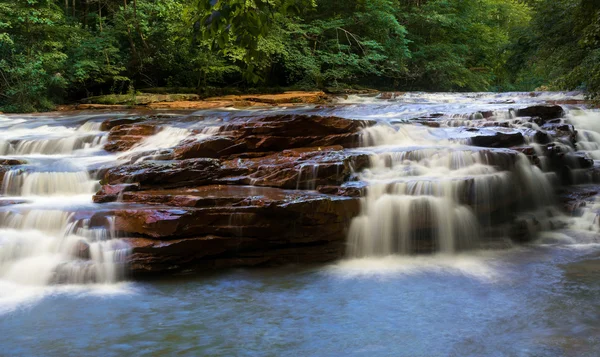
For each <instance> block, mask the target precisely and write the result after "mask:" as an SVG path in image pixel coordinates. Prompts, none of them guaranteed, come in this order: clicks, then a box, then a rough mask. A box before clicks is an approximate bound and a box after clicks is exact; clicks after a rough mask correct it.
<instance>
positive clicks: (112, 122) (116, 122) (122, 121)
mask: <svg viewBox="0 0 600 357" xmlns="http://www.w3.org/2000/svg"><path fill="white" fill-rule="evenodd" d="M146 120H148V118H146V117H134V118H122V117H117V118H111V119H106V120H105V121H103V122H102V124H101V125H100V130H102V131H110V130H111V129H112V128H114V127H116V126H121V125H127V124H137V123H141V122H144V121H146Z"/></svg>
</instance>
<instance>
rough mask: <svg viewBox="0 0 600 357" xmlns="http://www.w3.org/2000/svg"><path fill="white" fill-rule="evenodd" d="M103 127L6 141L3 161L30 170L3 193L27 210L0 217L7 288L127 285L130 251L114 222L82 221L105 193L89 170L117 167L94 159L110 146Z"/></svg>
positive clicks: (17, 173) (12, 174)
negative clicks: (96, 166)
mask: <svg viewBox="0 0 600 357" xmlns="http://www.w3.org/2000/svg"><path fill="white" fill-rule="evenodd" d="M100 124H101V123H100V122H95V121H86V122H84V123H83V124H73V125H72V126H60V125H59V126H47V125H41V126H38V127H30V126H27V127H21V126H19V125H17V126H16V128H14V130H13V129H9V130H7V131H4V132H2V133H1V134H0V155H6V156H9V157H10V158H14V159H18V160H20V161H23V162H24V164H23V165H19V166H15V167H14V168H13V169H10V170H8V171H6V172H5V173H4V177H3V180H2V190H1V192H2V194H3V195H4V196H11V199H19V200H21V199H22V200H24V202H25V203H24V204H21V205H18V206H14V207H10V206H8V207H7V208H4V209H2V210H1V211H0V280H1V281H4V282H11V283H14V284H18V285H35V286H40V285H48V284H86V283H102V284H107V283H114V282H116V281H118V280H121V279H123V278H124V277H125V276H124V275H125V271H124V261H125V258H126V256H127V255H128V254H129V248H128V247H127V246H126V245H125V243H123V242H122V241H120V240H119V239H118V238H117V234H116V232H115V230H114V224H113V221H112V218H111V217H110V216H102V215H100V216H99V215H98V214H96V215H94V216H93V219H91V217H88V218H81V217H80V216H82V214H81V213H78V207H79V206H80V205H82V204H84V205H91V196H92V195H93V194H94V193H95V192H96V191H97V189H98V188H99V184H98V182H97V181H95V180H93V179H92V178H91V177H90V174H89V172H88V165H94V164H96V163H98V162H100V163H101V162H103V160H110V159H111V158H110V157H106V158H102V159H98V158H97V157H95V156H94V155H95V153H97V152H99V151H101V150H102V145H103V144H104V142H105V139H106V133H101V132H100V131H99V130H100ZM90 150H91V151H90ZM90 155H91V156H90ZM57 207H63V208H57ZM92 210H93V209H92Z"/></svg>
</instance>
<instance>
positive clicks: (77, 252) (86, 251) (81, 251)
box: [72, 240, 91, 260]
mask: <svg viewBox="0 0 600 357" xmlns="http://www.w3.org/2000/svg"><path fill="white" fill-rule="evenodd" d="M72 254H73V256H74V257H76V258H78V259H82V260H89V259H90V258H91V253H90V245H89V243H88V242H86V241H84V240H79V241H78V242H77V243H76V244H75V245H74V246H73V253H72Z"/></svg>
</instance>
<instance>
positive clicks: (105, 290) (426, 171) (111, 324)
mask: <svg viewBox="0 0 600 357" xmlns="http://www.w3.org/2000/svg"><path fill="white" fill-rule="evenodd" d="M582 100H583V96H582V95H581V94H580V93H532V94H530V93H501V94H494V93H465V94H453V93H405V94H393V95H390V94H384V95H382V96H380V97H368V96H349V97H347V98H345V99H339V100H338V102H337V103H335V104H334V105H331V106H324V107H314V106H306V107H294V108H271V109H264V108H263V109H251V110H237V109H220V110H207V111H202V112H196V113H192V112H189V113H184V114H181V113H179V114H168V113H159V114H161V115H160V116H159V117H158V119H157V120H158V121H159V122H160V126H159V127H160V130H159V131H158V132H156V133H155V134H154V135H150V136H148V137H146V138H144V139H143V140H142V141H140V142H139V143H138V144H136V145H135V146H133V147H132V148H130V149H128V150H127V151H125V152H123V153H110V152H107V151H105V150H104V145H105V144H106V142H107V132H106V131H102V130H101V129H102V127H101V125H102V123H103V122H104V121H105V120H106V119H107V118H115V117H123V118H130V117H135V116H136V115H138V114H137V113H134V112H127V111H124V112H121V113H100V114H98V113H65V114H48V115H1V114H0V161H2V162H5V163H9V162H10V164H7V165H3V166H2V167H4V168H5V171H4V172H3V173H0V178H2V180H1V185H0V192H1V194H2V196H1V197H0V318H1V319H2V322H0V333H2V335H3V338H4V341H5V342H4V343H3V351H2V354H3V355H7V356H13V355H14V356H20V355H56V356H61V355H90V356H118V355H123V354H133V355H171V354H175V353H179V354H180V355H190V356H195V355H223V356H227V355H278V356H285V355H289V356H297V355H322V356H337V355H393V356H415V355H427V356H446V355H457V356H481V355H498V356H503V355H519V356H521V355H522V356H529V355H536V356H559V355H560V356H595V355H596V354H595V353H594V351H596V352H597V351H598V350H599V349H600V340H599V339H598V336H599V335H600V330H599V329H598V326H600V306H599V305H598V302H597V295H598V293H600V283H599V280H598V279H596V277H597V273H598V272H600V264H599V263H598V262H599V261H600V225H599V220H598V212H600V200H599V199H597V198H596V197H595V196H591V197H588V198H587V199H585V204H581V205H580V206H579V207H578V208H577V210H576V214H574V215H573V216H569V215H567V214H565V213H564V212H563V210H561V207H560V202H559V201H560V199H559V197H558V195H557V193H558V192H559V191H560V188H561V187H562V186H563V185H565V184H566V183H568V184H570V185H576V186H575V187H577V188H581V189H582V190H588V189H592V188H595V187H597V186H598V184H600V174H597V173H596V171H595V169H596V166H597V165H598V164H600V161H594V164H593V167H592V168H586V167H578V166H577V163H578V162H579V161H577V157H578V156H577V155H583V157H585V158H587V159H591V160H600V112H598V111H596V110H593V109H589V108H586V107H585V105H584V104H577V103H580V102H581V101H582ZM548 102H559V103H561V102H562V103H565V102H566V103H576V104H564V105H563V108H564V109H565V112H566V114H565V115H564V118H562V119H560V120H558V121H556V122H552V123H538V122H535V121H534V120H530V121H527V120H524V119H523V117H522V116H517V110H518V109H519V108H524V107H527V106H531V105H537V104H544V103H548ZM275 113H277V114H281V113H309V114H318V115H335V116H339V117H344V118H349V119H361V120H375V121H376V122H377V124H376V125H374V126H372V127H369V128H366V129H364V130H363V131H362V132H361V143H360V147H359V148H356V149H346V150H348V151H350V152H352V153H360V154H362V153H365V154H367V155H368V157H369V163H368V165H367V167H366V168H365V169H361V170H356V171H355V172H354V173H353V175H352V177H351V180H350V182H348V183H346V185H347V186H349V187H351V186H357V187H365V190H366V191H365V192H366V194H365V195H364V197H363V198H361V213H360V214H359V215H358V216H357V217H355V218H354V220H353V221H352V224H351V225H350V227H349V231H348V238H347V245H346V246H347V252H346V257H345V258H344V259H343V260H341V261H338V262H335V263H331V264H327V265H318V266H303V267H285V268H278V269H255V270H234V271H226V272H221V273H211V274H207V275H200V276H197V277H177V278H170V279H164V280H150V281H136V282H134V281H131V279H129V277H128V274H127V264H126V262H127V257H128V255H129V254H130V248H129V246H128V245H127V244H126V243H125V241H124V240H122V239H123V238H125V237H122V236H121V233H120V232H118V231H117V230H116V229H115V228H114V217H113V216H112V213H111V212H112V210H113V209H116V208H118V207H125V206H127V205H131V204H129V203H124V202H115V203H108V204H94V203H92V195H93V194H94V193H95V192H96V191H97V190H98V189H99V188H100V184H99V183H100V180H101V179H102V177H103V174H104V172H106V170H107V169H109V168H111V167H116V166H118V165H123V164H128V163H135V162H140V161H147V160H150V161H151V160H161V159H162V158H163V157H165V154H166V153H169V152H170V150H171V149H172V148H173V147H175V146H177V145H178V144H180V143H182V142H184V141H185V140H190V139H198V138H206V137H210V136H212V135H216V134H217V133H218V132H219V130H220V129H221V128H222V127H223V126H224V125H227V123H228V121H230V120H232V119H234V118H236V119H239V118H248V119H250V118H252V117H253V116H256V115H265V114H275ZM199 117H201V118H202V120H197V118H199ZM489 118H493V119H489ZM490 122H492V124H490ZM564 126H573V127H574V128H575V129H576V131H577V133H576V135H577V140H576V144H575V145H572V143H571V142H570V141H569V139H568V138H566V136H564V135H562V134H561V132H562V131H561V130H563V128H565V127H564ZM540 131H544V132H545V133H547V137H545V136H544V137H543V140H541V139H540V134H539V132H540ZM496 132H501V133H502V135H504V136H502V137H503V138H507V139H506V140H513V139H514V138H515V137H516V138H520V139H521V140H522V142H519V143H518V144H515V145H512V144H511V145H509V146H510V147H511V148H495V147H483V146H479V145H478V144H481V143H482V142H485V143H487V141H485V140H488V137H489V136H490V135H495V133H496ZM549 146H551V147H552V150H554V151H556V152H560V154H561V155H562V156H561V157H567V159H571V158H572V159H573V160H575V161H576V162H575V161H574V164H573V165H572V166H569V169H568V170H566V169H564V168H563V167H557V164H556V159H555V158H554V157H552V156H550V155H549V154H548V153H549V152H550V151H549V149H548V147H549ZM515 147H517V148H518V147H520V148H523V150H514V148H515ZM554 151H553V152H554ZM533 157H535V159H532V158H533ZM567 159H565V160H567ZM565 162H566V161H565ZM15 163H16V164H15ZM561 163H562V161H561ZM318 172H319V166H318V165H307V166H303V167H302V168H301V172H300V175H299V177H298V184H297V189H302V190H315V189H316V188H317V187H316V184H313V183H311V181H310V179H307V178H310V177H311V176H312V177H317V175H318ZM598 172H600V171H598ZM304 182H308V184H306V183H304ZM312 182H315V180H313V181H312ZM233 218H235V217H233V216H232V219H233ZM514 222H517V223H519V225H518V228H519V229H521V228H522V232H521V231H519V232H520V233H522V234H524V235H526V236H527V237H529V238H528V239H527V241H529V240H531V241H533V243H531V244H529V245H526V246H516V245H515V244H514V243H513V240H514V237H512V236H513V235H514V234H515V233H514V230H515V225H514ZM511 238H513V239H511ZM414 253H426V254H423V255H415V254H414Z"/></svg>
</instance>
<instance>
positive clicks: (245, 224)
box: [112, 186, 360, 274]
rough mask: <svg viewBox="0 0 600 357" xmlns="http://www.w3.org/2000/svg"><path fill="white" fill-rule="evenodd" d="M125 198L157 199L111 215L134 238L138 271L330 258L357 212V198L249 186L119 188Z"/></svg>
mask: <svg viewBox="0 0 600 357" xmlns="http://www.w3.org/2000/svg"><path fill="white" fill-rule="evenodd" d="M130 200H131V201H132V202H136V203H141V202H143V203H148V204H155V206H152V205H150V206H145V207H142V208H134V209H123V210H117V211H115V212H113V213H112V214H114V216H115V223H114V224H115V228H116V229H117V230H118V231H119V232H120V233H121V234H123V235H125V236H129V237H138V238H130V239H126V241H127V242H128V243H129V244H130V245H131V247H132V255H131V256H130V258H129V260H130V265H131V269H132V271H133V272H134V273H136V274H143V273H165V272H172V271H179V270H184V269H204V268H217V267H232V266H252V265H257V264H282V263H290V262H315V261H328V260H332V259H336V258H339V257H340V256H341V255H342V254H343V249H344V244H343V242H344V240H345V235H346V230H347V228H348V226H349V224H350V221H351V219H352V218H353V217H354V216H356V215H357V214H358V212H359V210H360V203H359V200H358V199H356V198H345V197H335V196H329V195H323V194H319V193H316V192H305V191H289V190H281V189H274V188H259V187H249V186H205V187H198V188H196V189H185V190H158V191H143V192H127V193H125V194H124V201H130ZM164 204H167V205H169V206H170V207H167V206H164ZM175 206H177V207H175Z"/></svg>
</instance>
